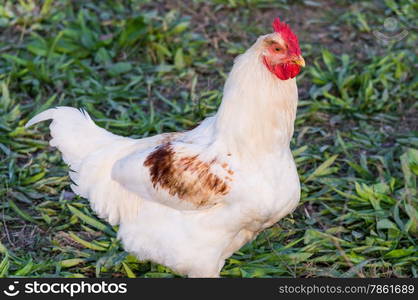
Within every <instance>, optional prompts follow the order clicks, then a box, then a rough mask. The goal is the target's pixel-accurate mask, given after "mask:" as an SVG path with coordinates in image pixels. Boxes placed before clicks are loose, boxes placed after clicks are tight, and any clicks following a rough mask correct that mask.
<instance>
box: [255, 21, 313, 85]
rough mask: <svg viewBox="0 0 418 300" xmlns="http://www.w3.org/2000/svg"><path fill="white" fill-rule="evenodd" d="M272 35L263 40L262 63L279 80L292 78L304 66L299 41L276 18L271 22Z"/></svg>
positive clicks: (286, 25)
mask: <svg viewBox="0 0 418 300" xmlns="http://www.w3.org/2000/svg"><path fill="white" fill-rule="evenodd" d="M273 29H274V33H272V34H269V35H267V36H266V37H265V38H264V40H263V48H264V49H263V50H264V51H263V62H264V64H265V65H266V67H267V68H268V69H269V71H270V72H272V73H273V74H274V75H276V76H277V77H278V78H279V79H281V80H287V79H290V78H294V77H295V76H296V75H298V74H299V73H300V71H301V67H304V66H305V60H304V59H303V57H302V52H301V51H300V47H299V41H298V37H297V36H296V34H294V33H293V31H292V30H291V29H290V26H289V25H288V24H286V23H284V22H281V21H280V19H279V18H276V19H275V20H274V22H273Z"/></svg>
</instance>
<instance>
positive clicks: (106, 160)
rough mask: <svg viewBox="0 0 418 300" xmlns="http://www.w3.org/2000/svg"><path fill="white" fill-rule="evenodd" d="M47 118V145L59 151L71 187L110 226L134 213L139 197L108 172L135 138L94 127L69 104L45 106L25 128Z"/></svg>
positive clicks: (83, 112) (86, 115)
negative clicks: (48, 142)
mask: <svg viewBox="0 0 418 300" xmlns="http://www.w3.org/2000/svg"><path fill="white" fill-rule="evenodd" d="M50 119H52V122H51V125H50V131H51V136H52V139H51V140H50V145H51V146H54V147H57V148H58V150H60V152H61V153H62V157H63V159H64V161H65V162H66V163H67V164H68V165H69V166H70V168H71V171H70V172H69V175H70V178H71V180H72V181H73V183H74V184H72V185H71V188H72V190H73V191H74V192H75V193H76V194H78V195H80V196H82V197H85V198H88V199H89V200H90V203H91V205H92V208H93V209H94V210H95V211H96V212H97V214H98V215H99V216H100V217H102V218H105V219H107V220H108V221H109V222H110V223H111V224H112V225H114V224H117V223H118V222H119V221H120V220H121V218H125V219H127V218H128V217H129V216H131V215H132V216H134V215H135V214H136V212H137V207H138V205H139V202H140V200H139V198H138V197H137V196H136V195H134V194H132V193H130V192H129V191H127V190H125V189H124V188H123V187H122V186H121V185H120V184H118V183H117V182H115V181H114V180H113V179H112V178H111V171H112V167H113V164H114V163H115V161H117V160H118V159H120V158H121V157H122V156H123V155H125V152H127V151H128V152H129V151H131V150H130V149H131V148H130V147H132V145H134V144H135V140H133V139H130V138H125V137H121V136H117V135H114V134H112V133H110V132H108V131H106V130H104V129H103V128H100V127H98V126H97V125H96V124H94V122H93V121H92V120H91V118H90V116H89V115H88V114H87V112H86V111H84V110H78V109H75V108H72V107H57V108H51V109H48V110H46V111H44V112H42V113H40V114H38V115H36V116H35V117H33V118H32V119H31V120H29V122H28V123H27V124H26V127H29V126H32V125H34V124H36V123H39V122H42V121H46V120H50Z"/></svg>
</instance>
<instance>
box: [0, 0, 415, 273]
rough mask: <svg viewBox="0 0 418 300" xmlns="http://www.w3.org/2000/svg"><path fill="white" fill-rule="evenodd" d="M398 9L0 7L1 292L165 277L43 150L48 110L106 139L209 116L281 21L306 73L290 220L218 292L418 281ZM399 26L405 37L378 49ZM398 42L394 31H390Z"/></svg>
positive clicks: (224, 3) (408, 14) (257, 3)
mask: <svg viewBox="0 0 418 300" xmlns="http://www.w3.org/2000/svg"><path fill="white" fill-rule="evenodd" d="M417 8H418V7H417V4H416V3H415V1H412V0H401V1H396V2H395V1H391V0H386V1H384V2H382V1H357V2H355V3H352V2H350V1H342V0H339V1H337V0H335V1H325V0H323V1H319V0H318V1H296V2H291V1H286V0H281V1H269V0H251V1H249V0H248V1H244V0H214V1H212V2H210V3H207V2H206V1H198V0H194V1H191V0H190V1H166V2H164V1H156V2H155V1H139V0H138V1H135V0H130V1H128V0H125V1H114V0H108V1H89V2H88V3H87V2H86V3H84V4H83V3H82V1H70V0H45V1H36V0H21V1H11V0H5V1H3V2H2V4H0V30H1V32H2V33H1V35H0V89H1V98H0V277H21V276H28V277H41V276H48V277H95V276H97V277H173V276H177V275H175V274H173V273H172V272H171V271H170V270H169V269H167V268H165V267H163V266H160V265H156V264H153V263H149V262H139V261H138V260H137V259H136V258H135V257H133V256H131V255H129V254H128V253H126V252H124V251H123V249H122V247H121V245H120V243H119V241H118V240H117V239H116V238H115V236H116V235H115V233H116V230H117V228H112V227H111V226H109V225H108V224H107V223H105V221H103V220H99V219H98V218H97V217H96V216H95V214H94V213H93V212H92V211H91V209H90V207H89V205H88V202H87V200H85V199H82V198H80V197H78V196H75V195H74V194H73V193H72V192H71V190H70V188H69V182H70V181H69V178H68V176H67V171H68V168H67V167H66V166H65V165H64V164H63V162H62V161H61V158H60V155H59V153H58V152H57V151H56V150H54V149H52V148H50V147H49V146H48V143H47V139H48V134H47V132H48V131H47V130H46V129H47V127H46V125H45V124H43V125H39V126H38V127H36V128H30V129H24V127H23V126H24V124H25V122H26V121H27V120H28V119H29V118H30V117H31V116H33V115H34V114H35V113H37V112H40V111H42V110H44V109H46V108H48V107H53V106H57V105H71V106H76V107H85V108H86V109H87V110H88V111H89V112H90V113H91V115H92V117H93V118H94V119H95V120H97V122H98V124H100V125H101V126H103V127H105V128H107V129H109V130H111V131H112V132H114V133H116V134H122V135H126V136H132V137H137V138H140V137H144V136H148V135H153V134H156V133H160V132H164V131H173V130H184V129H188V128H191V127H192V126H194V125H196V124H198V122H199V121H200V120H202V119H203V118H204V117H205V116H208V115H211V114H213V113H214V112H215V111H216V109H217V106H218V105H219V102H220V100H221V97H222V85H223V82H224V80H225V76H226V74H227V72H228V71H229V69H230V68H231V64H232V59H233V58H234V57H235V56H236V55H237V54H238V53H241V52H242V51H244V50H245V49H246V48H247V47H248V46H249V45H250V44H251V43H252V42H253V41H254V40H255V38H256V37H257V36H258V35H260V34H263V33H266V32H269V31H270V22H271V21H272V19H273V17H275V16H277V15H280V16H282V17H283V18H284V19H285V20H287V21H289V22H290V23H291V24H292V27H294V28H295V31H296V32H297V33H298V35H299V36H300V40H301V45H302V50H303V52H304V56H305V60H306V61H307V64H308V67H307V68H306V69H305V71H304V72H303V73H302V75H301V76H299V77H298V85H299V90H300V104H299V110H298V116H297V121H296V130H295V134H294V139H293V141H292V145H291V146H292V149H293V150H294V155H295V158H296V162H297V165H298V170H299V174H300V177H301V182H302V199H301V203H300V205H299V207H298V209H297V210H296V211H295V212H294V213H293V214H292V215H291V216H288V217H287V218H285V219H283V220H281V221H280V222H279V223H278V224H276V225H275V226H273V227H272V228H270V229H268V230H266V231H265V232H263V233H262V234H260V236H259V237H258V238H257V239H256V240H255V241H254V242H252V243H250V244H247V245H246V246H244V247H243V248H242V249H241V250H240V251H238V252H237V253H235V254H234V255H233V256H232V257H231V258H230V259H228V260H227V262H226V265H225V267H224V269H223V271H222V276H225V277H319V276H326V277H418V263H417V262H418V246H417V237H418V212H417V209H418V195H417V194H418V193H417V176H418V150H417V149H418V118H417V115H418V105H417V103H418V102H417V92H418V82H417V73H416V67H417V63H418V61H417V56H416V52H415V48H416V41H417V39H416V28H417V27H416V13H417ZM388 17H393V18H395V19H396V20H397V21H398V22H399V24H400V26H401V27H402V28H404V29H405V28H406V29H407V31H408V35H407V36H406V37H405V38H403V39H402V40H400V41H392V42H390V43H383V42H382V41H380V40H379V39H377V38H376V36H375V35H374V32H375V31H376V30H378V31H381V32H383V33H386V34H396V32H385V30H384V27H383V24H384V21H385V20H386V19H387V18H388ZM399 30H401V29H399Z"/></svg>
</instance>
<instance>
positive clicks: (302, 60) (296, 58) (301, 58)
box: [292, 55, 305, 68]
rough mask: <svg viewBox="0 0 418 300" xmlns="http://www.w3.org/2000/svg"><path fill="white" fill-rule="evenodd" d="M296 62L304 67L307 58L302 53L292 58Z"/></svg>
mask: <svg viewBox="0 0 418 300" xmlns="http://www.w3.org/2000/svg"><path fill="white" fill-rule="evenodd" d="M292 62H293V63H294V64H297V65H298V66H301V67H302V68H303V67H304V66H305V60H304V59H303V57H302V56H301V55H299V56H298V57H295V59H293V60H292Z"/></svg>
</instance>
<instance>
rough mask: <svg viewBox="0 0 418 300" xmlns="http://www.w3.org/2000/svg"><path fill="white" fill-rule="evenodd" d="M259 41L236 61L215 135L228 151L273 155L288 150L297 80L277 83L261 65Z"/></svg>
mask: <svg viewBox="0 0 418 300" xmlns="http://www.w3.org/2000/svg"><path fill="white" fill-rule="evenodd" d="M260 44H261V42H260V39H259V40H258V41H257V42H256V43H255V44H254V45H253V46H252V47H251V48H250V49H248V50H247V51H246V52H245V53H244V54H242V55H240V56H239V57H237V58H236V60H235V63H234V66H233V68H232V70H231V73H230V74H229V76H228V79H227V81H226V83H225V87H224V96H223V99H222V104H221V106H220V107H219V110H218V112H217V114H216V120H215V132H216V135H217V136H218V138H220V139H221V140H223V142H225V143H226V145H227V146H228V148H235V147H236V148H238V149H236V150H240V149H241V151H242V150H243V149H242V148H243V147H244V148H245V149H247V150H250V151H251V149H253V150H254V151H258V152H260V151H263V150H264V151H266V152H272V151H276V150H277V148H278V147H280V148H283V147H286V148H288V147H289V143H290V139H291V137H292V135H293V126H294V121H295V116H296V108H297V100H298V92H297V87H296V80H295V79H289V80H280V79H278V78H277V77H276V76H275V75H273V74H272V73H271V72H270V71H269V70H268V69H267V67H266V66H265V65H264V64H263V62H262V50H260V49H261V46H260Z"/></svg>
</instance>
